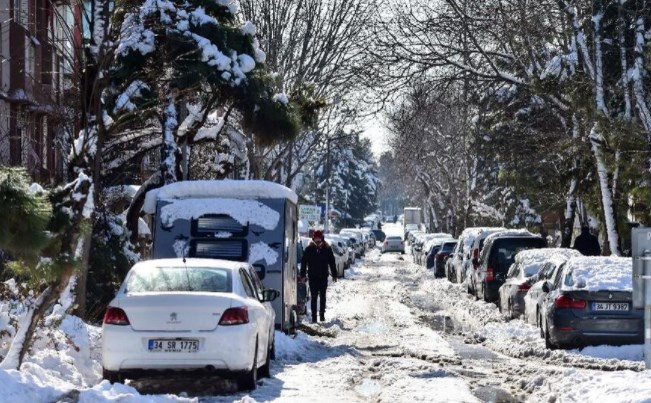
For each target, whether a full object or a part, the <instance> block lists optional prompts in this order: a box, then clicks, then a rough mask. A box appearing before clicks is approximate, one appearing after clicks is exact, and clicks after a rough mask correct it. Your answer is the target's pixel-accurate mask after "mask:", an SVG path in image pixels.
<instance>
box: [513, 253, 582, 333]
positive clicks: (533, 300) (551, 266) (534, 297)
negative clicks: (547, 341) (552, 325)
mask: <svg viewBox="0 0 651 403" xmlns="http://www.w3.org/2000/svg"><path fill="white" fill-rule="evenodd" d="M543 250H544V249H543ZM549 250H552V251H559V250H561V251H562V252H560V253H558V252H553V254H552V255H551V256H549V257H548V258H547V259H545V261H544V262H543V266H542V269H540V272H538V275H537V276H534V277H532V279H531V282H533V285H532V286H531V288H530V289H529V291H528V292H527V294H526V295H525V296H524V320H525V321H526V322H528V323H530V324H532V325H535V326H537V327H540V312H541V306H542V303H543V300H544V299H545V297H546V296H547V293H546V292H544V291H543V284H545V283H546V282H547V281H553V278H554V277H555V276H556V272H557V271H558V270H562V268H563V265H564V264H565V262H567V260H568V259H570V258H572V257H581V253H580V252H579V251H577V250H575V249H565V248H562V249H556V248H555V249H551V248H550V249H549Z"/></svg>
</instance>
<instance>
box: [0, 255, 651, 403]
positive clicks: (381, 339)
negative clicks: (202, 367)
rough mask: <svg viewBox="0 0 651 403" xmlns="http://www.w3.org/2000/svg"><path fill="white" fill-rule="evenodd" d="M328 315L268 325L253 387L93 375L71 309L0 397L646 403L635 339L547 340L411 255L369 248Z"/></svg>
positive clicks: (95, 337)
mask: <svg viewBox="0 0 651 403" xmlns="http://www.w3.org/2000/svg"><path fill="white" fill-rule="evenodd" d="M328 296H329V308H328V310H327V312H326V319H327V320H326V322H324V323H322V324H321V323H320V324H318V325H312V324H309V323H308V324H305V325H304V327H303V330H302V331H300V332H299V334H298V335H297V336H296V337H295V338H291V337H289V336H286V335H284V334H282V333H280V332H277V333H276V349H277V359H276V360H275V361H274V362H273V364H272V371H271V372H272V377H271V378H268V379H262V380H261V381H260V382H259V385H258V388H257V389H256V390H255V391H253V392H252V393H250V394H247V393H243V392H236V388H235V386H234V385H232V383H231V382H230V381H224V380H221V379H219V378H215V377H210V376H206V375H200V376H199V378H197V375H196V374H195V375H191V376H180V377H178V379H174V377H171V378H170V377H160V378H158V379H156V378H143V379H138V380H136V381H127V385H122V384H115V385H110V384H109V383H108V382H107V381H103V382H101V383H99V381H100V379H101V376H100V375H101V374H100V365H99V363H98V353H97V349H98V347H99V343H100V334H99V332H98V331H97V328H93V327H89V326H87V325H85V324H84V323H83V322H81V321H78V320H76V318H74V317H68V318H67V319H66V320H64V321H63V322H62V324H61V326H60V327H59V329H58V330H57V331H56V333H57V334H56V335H52V336H51V340H54V341H56V342H50V343H39V344H37V347H38V349H37V352H36V353H33V356H31V357H29V358H28V360H27V362H26V364H25V365H24V366H23V369H22V371H20V372H18V371H13V370H10V371H2V372H0V389H2V391H3V393H4V394H3V398H2V399H0V400H2V401H7V402H9V401H11V402H23V401H24V402H41V401H43V402H46V401H57V400H61V399H63V400H64V401H83V402H88V401H91V402H92V401H155V402H159V401H201V402H231V401H246V402H251V401H283V402H285V401H289V402H293V401H296V402H298V401H301V402H304V401H310V402H312V401H323V402H326V401H328V402H331V401H346V402H355V401H382V402H407V401H409V402H411V401H427V402H476V401H485V402H489V401H491V402H493V401H499V402H511V401H513V402H515V401H532V402H538V401H540V402H551V401H563V402H566V401H568V402H573V401H576V402H579V401H591V400H594V399H597V398H599V399H600V400H601V401H609V402H624V401H626V402H642V401H650V400H649V399H650V398H651V373H649V372H648V371H643V364H642V362H641V359H642V348H641V346H624V347H603V346H602V347H589V348H585V349H583V350H582V351H578V350H574V351H563V350H556V351H551V350H547V349H546V348H545V346H544V342H543V341H542V339H541V338H540V337H539V336H538V335H537V333H536V329H535V328H534V327H532V326H530V325H528V324H525V323H524V322H522V321H520V320H514V321H510V322H506V321H505V320H504V319H503V318H502V316H501V314H500V313H499V312H498V310H497V308H496V307H495V306H494V305H492V304H486V303H484V302H479V301H475V300H474V298H471V297H470V296H469V295H467V294H466V293H465V292H464V290H463V289H462V286H461V285H459V284H451V283H449V282H448V281H447V280H445V279H434V277H433V276H432V274H431V272H428V271H427V270H426V269H423V268H422V267H420V266H417V265H415V264H413V263H411V261H410V256H409V255H399V254H380V252H379V250H378V249H374V250H372V251H370V252H369V253H368V254H367V256H366V259H365V260H364V261H362V262H361V263H358V264H357V265H355V266H353V267H352V268H351V269H349V270H348V271H347V273H346V278H345V279H342V280H340V281H338V282H337V283H334V284H331V285H330V287H329V289H328Z"/></svg>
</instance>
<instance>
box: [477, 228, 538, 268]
mask: <svg viewBox="0 0 651 403" xmlns="http://www.w3.org/2000/svg"><path fill="white" fill-rule="evenodd" d="M544 246H545V241H544V240H543V239H542V238H532V237H522V238H504V239H496V240H495V242H494V243H493V247H492V249H491V256H490V259H489V264H490V265H491V266H492V267H493V268H494V269H495V270H496V271H498V272H502V273H503V272H506V271H507V270H508V269H509V267H511V265H512V264H513V262H514V261H515V255H517V254H518V252H520V251H521V250H525V249H532V248H542V247H544Z"/></svg>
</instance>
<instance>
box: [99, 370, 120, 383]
mask: <svg viewBox="0 0 651 403" xmlns="http://www.w3.org/2000/svg"><path fill="white" fill-rule="evenodd" d="M102 378H104V379H106V380H107V381H109V382H110V383H122V381H123V380H124V379H122V378H123V376H122V374H121V373H120V371H109V370H107V369H104V368H102Z"/></svg>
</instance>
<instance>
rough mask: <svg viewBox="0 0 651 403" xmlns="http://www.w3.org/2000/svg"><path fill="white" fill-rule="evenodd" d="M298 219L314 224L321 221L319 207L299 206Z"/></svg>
mask: <svg viewBox="0 0 651 403" xmlns="http://www.w3.org/2000/svg"><path fill="white" fill-rule="evenodd" d="M298 217H299V218H300V219H301V220H305V221H309V222H314V221H320V220H321V207H319V206H312V205H308V204H300V205H299V206H298Z"/></svg>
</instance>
